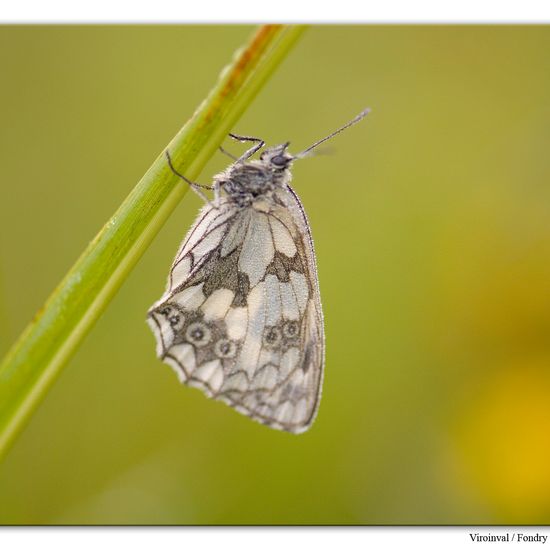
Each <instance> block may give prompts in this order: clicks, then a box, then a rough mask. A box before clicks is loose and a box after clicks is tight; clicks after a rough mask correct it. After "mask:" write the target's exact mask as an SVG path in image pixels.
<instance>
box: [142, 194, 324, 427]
mask: <svg viewBox="0 0 550 550" xmlns="http://www.w3.org/2000/svg"><path fill="white" fill-rule="evenodd" d="M148 322H149V324H150V326H151V328H152V329H153V332H154V334H155V336H156V338H157V354H158V355H159V357H161V358H162V359H163V361H164V362H166V363H168V364H169V365H170V366H171V367H172V368H173V369H174V370H175V371H176V373H177V374H178V376H179V378H180V380H181V381H182V382H184V383H186V384H188V385H190V386H194V387H198V388H200V389H201V390H203V391H204V392H205V393H206V394H207V395H208V396H209V397H213V398H216V399H219V400H222V401H224V402H226V403H227V404H229V405H231V406H232V407H235V408H236V409H237V410H238V411H239V412H241V413H243V414H246V415H248V416H250V417H251V418H253V419H254V420H257V421H259V422H262V423H264V424H267V425H269V426H271V427H273V428H277V429H282V430H287V431H290V432H295V433H300V432H303V431H305V430H307V429H308V428H309V426H310V425H311V423H312V422H313V420H314V417H315V414H316V411H317V407H318V403H319V399H320V392H321V384H322V376H323V363H324V331H323V317H322V310H321V302H320V297H319V287H318V281H317V270H316V264H315V255H314V250H313V243H312V240H311V235H310V231H309V226H308V223H307V218H306V216H305V213H304V210H303V208H302V206H301V203H300V201H299V199H298V197H297V196H296V194H295V193H294V192H293V191H292V189H291V188H290V187H286V188H284V189H280V190H278V191H277V193H276V196H275V201H274V202H269V204H267V203H265V204H264V203H258V204H254V205H253V206H252V207H249V208H237V207H236V206H235V205H234V204H233V203H231V202H222V203H221V204H220V206H219V208H214V207H213V206H211V205H207V206H205V207H204V208H203V210H202V211H201V213H200V215H199V217H198V219H197V222H196V223H195V225H194V226H193V227H192V228H191V230H190V232H189V234H188V236H187V237H186V239H185V240H184V242H183V244H182V246H181V248H180V250H179V251H178V254H177V256H176V259H175V260H174V264H173V266H172V269H171V270H170V276H169V280H168V285H167V289H166V292H165V294H164V296H163V297H162V298H161V299H160V300H159V301H158V302H157V303H156V304H154V305H153V307H152V308H151V310H150V311H149V315H148Z"/></svg>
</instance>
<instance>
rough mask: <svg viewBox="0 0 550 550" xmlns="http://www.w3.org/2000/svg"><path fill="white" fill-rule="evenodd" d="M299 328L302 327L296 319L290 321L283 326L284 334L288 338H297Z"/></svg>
mask: <svg viewBox="0 0 550 550" xmlns="http://www.w3.org/2000/svg"><path fill="white" fill-rule="evenodd" d="M299 329H300V327H299V325H298V323H297V322H296V321H289V322H288V323H286V324H285V326H284V327H283V334H284V335H285V336H286V337H287V338H295V337H296V336H298V332H299Z"/></svg>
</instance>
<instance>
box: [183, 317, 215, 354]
mask: <svg viewBox="0 0 550 550" xmlns="http://www.w3.org/2000/svg"><path fill="white" fill-rule="evenodd" d="M211 335H212V333H211V332H210V329H209V328H208V327H207V326H206V325H205V324H204V323H200V322H197V323H191V324H190V325H189V326H188V327H187V330H186V331H185V337H186V339H187V341H188V342H190V343H191V344H194V345H195V346H197V347H199V348H201V347H202V346H206V344H208V342H210V338H211Z"/></svg>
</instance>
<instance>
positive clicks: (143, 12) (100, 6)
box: [0, 0, 550, 24]
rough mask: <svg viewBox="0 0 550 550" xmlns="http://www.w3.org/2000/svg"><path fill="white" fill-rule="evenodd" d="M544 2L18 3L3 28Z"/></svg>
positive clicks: (352, 19)
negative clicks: (8, 24) (32, 25)
mask: <svg viewBox="0 0 550 550" xmlns="http://www.w3.org/2000/svg"><path fill="white" fill-rule="evenodd" d="M549 21H550V2H548V1H547V0H521V1H517V0H514V1H511V0H501V1H496V0H462V1H460V2H458V1H456V2H441V1H435V0H417V1H415V2H412V1H410V0H384V1H383V2H361V1H360V0H338V1H337V2H335V1H332V2H331V1H324V2H323V1H313V0H311V1H307V0H304V1H302V2H299V1H298V2H297V1H296V0H276V1H266V0H216V1H212V0H200V1H195V0H187V1H185V0H155V1H154V2H138V1H130V0H95V1H88V2H84V1H76V2H75V1H74V0H71V1H69V0H48V1H46V2H45V1H44V0H17V1H9V0H7V1H5V2H2V5H1V7H0V22H4V23H65V24H67V23H259V22H278V23H302V22H309V23H547V22H549Z"/></svg>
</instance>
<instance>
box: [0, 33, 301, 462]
mask: <svg viewBox="0 0 550 550" xmlns="http://www.w3.org/2000/svg"><path fill="white" fill-rule="evenodd" d="M303 31H304V27H303V26H284V25H264V26H262V27H260V28H259V29H258V30H257V32H256V33H255V34H254V35H253V36H252V38H251V40H250V41H249V43H248V44H247V45H246V46H245V47H244V48H242V49H240V50H239V51H238V52H237V53H236V54H235V56H234V59H233V61H232V63H231V64H230V65H229V66H228V67H227V68H226V69H225V70H224V71H223V72H222V74H221V75H220V77H219V80H218V82H217V84H216V85H215V86H214V88H213V89H212V91H211V92H210V94H209V96H208V97H207V98H206V100H204V101H203V102H202V104H201V105H200V106H199V107H198V109H197V110H196V112H195V113H194V115H193V116H192V118H191V119H190V120H189V121H188V122H187V123H186V124H185V126H184V127H183V128H182V129H181V130H180V131H179V132H178V134H177V135H176V136H175V137H174V139H172V141H171V142H170V144H169V145H168V147H169V149H170V152H171V155H172V158H173V160H174V163H175V165H176V166H178V169H179V170H181V171H183V172H184V173H185V174H186V175H187V177H188V178H190V179H195V178H196V177H197V176H198V175H199V173H200V171H201V170H202V168H203V167H204V165H205V164H206V162H207V161H208V159H209V158H210V157H211V156H212V154H213V153H214V152H215V151H216V149H217V148H218V146H219V145H220V143H221V142H222V140H223V139H224V137H225V136H226V135H227V133H228V132H229V131H231V129H232V127H233V126H234V124H235V122H236V121H237V120H238V118H239V117H240V116H241V115H242V113H243V112H244V110H245V109H246V108H247V107H248V105H249V104H250V103H251V102H252V100H253V99H254V97H255V96H256V94H257V93H258V91H259V90H260V88H261V87H262V85H263V84H264V83H265V82H266V80H267V79H268V78H269V76H270V75H271V74H272V73H273V72H274V71H275V69H276V68H277V66H278V65H279V63H280V62H281V61H282V59H283V58H284V57H285V56H286V55H287V54H288V52H289V51H290V49H291V48H292V46H293V45H294V44H295V42H296V41H297V40H298V38H299V37H300V35H301V34H302V32H303ZM187 189H188V188H187V186H185V185H182V182H181V180H180V179H179V178H177V177H176V176H175V175H174V174H173V172H172V171H171V170H170V169H169V168H168V166H167V162H166V159H165V156H164V151H163V152H162V153H161V154H159V156H158V157H157V159H156V160H155V161H154V163H153V165H152V166H151V167H150V168H149V170H148V171H147V173H146V174H145V175H144V176H143V178H142V179H141V181H139V183H138V184H137V185H136V187H135V188H134V189H133V190H132V192H131V193H130V195H129V196H128V197H127V198H126V200H125V201H124V202H123V203H122V204H121V206H120V207H119V209H118V210H117V212H116V213H115V214H114V216H113V217H112V218H111V219H110V220H109V221H108V222H107V223H106V224H105V226H104V227H103V228H102V229H101V231H100V232H99V233H98V235H97V236H96V237H95V239H94V240H93V241H92V242H91V243H90V244H89V245H88V247H87V248H86V250H85V251H84V252H83V254H82V255H81V256H80V258H79V259H78V261H77V262H76V264H75V265H74V266H73V267H72V269H71V270H70V271H69V272H68V274H67V275H66V276H65V278H64V279H63V280H62V282H61V283H60V284H59V286H58V287H57V288H56V289H55V290H54V292H53V293H52V295H51V296H50V297H49V299H48V300H47V302H46V304H45V306H44V307H43V308H42V309H41V310H40V311H39V312H38V313H37V314H36V316H35V317H34V319H33V320H32V322H31V323H30V324H29V326H28V327H27V328H26V329H25V331H24V332H23V334H22V335H21V336H20V338H19V340H17V342H16V343H15V344H14V346H13V348H12V349H11V350H10V352H9V353H8V354H7V356H6V357H5V359H4V360H3V362H2V364H1V365H0V456H2V455H3V454H5V452H6V451H7V449H8V448H9V445H10V443H12V442H13V440H14V438H15V437H16V435H17V434H18V433H19V432H20V431H21V429H22V428H23V426H24V425H25V424H26V422H27V421H28V420H29V418H30V417H31V415H32V413H33V411H34V410H35V408H36V406H37V405H38V403H39V402H40V401H41V400H42V399H43V398H44V397H45V395H46V393H47V391H48V389H49V388H50V387H51V385H52V383H53V382H54V380H55V379H56V378H57V376H58V375H59V373H60V372H61V370H62V368H63V366H64V365H65V364H66V362H67V360H68V359H69V358H70V357H71V355H72V354H73V353H74V352H75V350H76V349H77V347H78V345H79V344H80V343H81V342H82V340H83V338H84V336H85V335H86V334H87V333H88V331H89V330H90V328H91V327H92V326H93V324H94V322H95V321H96V320H97V319H98V317H99V316H100V314H101V313H102V312H103V311H104V309H105V308H106V307H107V304H108V303H109V301H110V300H111V299H112V298H113V296H114V294H115V293H116V291H117V290H118V289H119V288H120V286H121V284H122V283H123V281H124V280H125V278H126V277H127V276H128V274H129V272H130V271H131V269H132V268H133V267H134V266H135V264H136V262H137V261H138V259H139V258H140V257H141V255H142V254H143V252H144V251H145V250H146V248H147V246H148V245H149V244H150V242H151V241H152V239H153V237H154V236H155V235H156V234H157V233H158V231H159V229H160V228H161V227H162V225H163V224H164V222H165V221H166V219H167V218H168V216H169V215H170V213H171V212H172V211H173V210H174V208H175V207H176V205H177V204H178V202H179V201H180V200H181V198H182V197H183V195H184V194H185V193H186V192H187Z"/></svg>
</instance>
